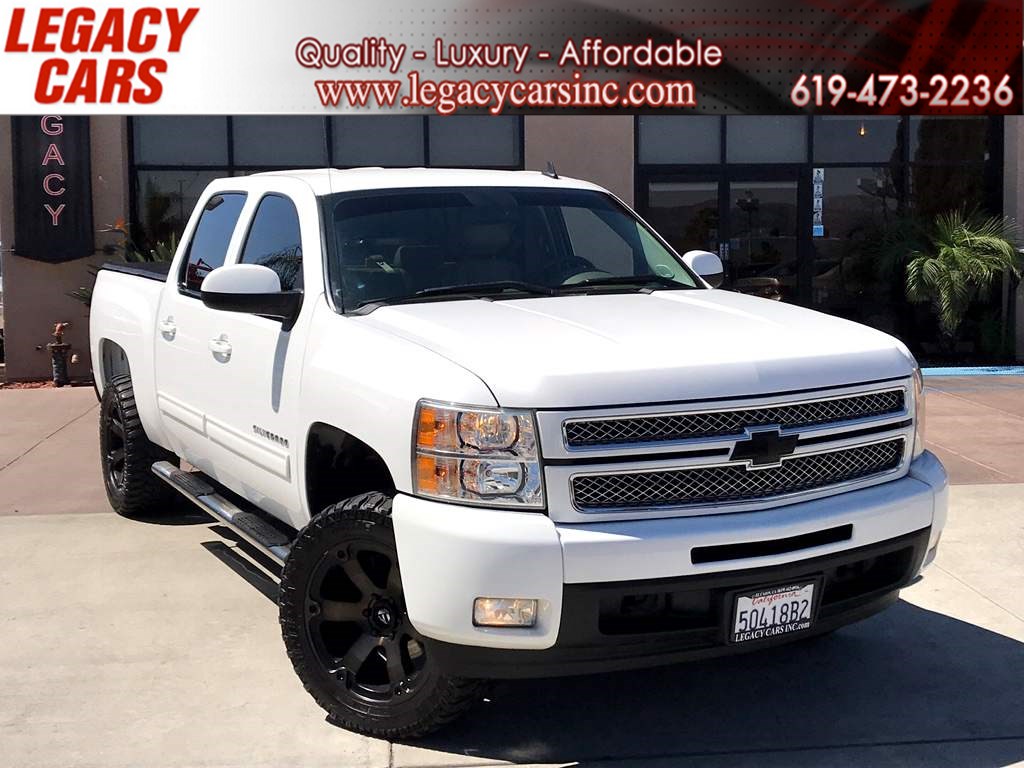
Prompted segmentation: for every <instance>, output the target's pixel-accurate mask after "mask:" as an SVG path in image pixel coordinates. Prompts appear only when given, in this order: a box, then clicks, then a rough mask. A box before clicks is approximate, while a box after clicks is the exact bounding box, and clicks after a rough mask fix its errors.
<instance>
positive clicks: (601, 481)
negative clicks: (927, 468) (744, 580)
mask: <svg viewBox="0 0 1024 768" xmlns="http://www.w3.org/2000/svg"><path fill="white" fill-rule="evenodd" d="M903 446H904V439H903V438H902V437H901V438H898V439H895V440H887V441H885V442H881V443H871V444H868V445H858V446H855V447H853V448H844V449H841V450H838V451H829V452H827V453H814V454H804V455H801V456H791V457H789V458H785V459H783V460H782V464H781V466H778V467H772V468H769V469H755V470H751V469H747V468H746V467H745V466H744V465H741V464H730V465H724V466H717V467H692V468H686V469H672V470H657V471H652V472H628V473H619V474H614V473H613V474H601V475H580V476H577V477H574V478H573V480H572V495H573V501H574V503H575V505H576V507H577V508H578V509H581V510H600V509H618V508H630V507H667V506H673V507H674V506H683V505H691V504H716V503H722V502H731V501H743V500H747V499H766V498H771V497H772V496H780V495H783V494H787V493H794V492H798V491H809V490H812V489H815V488H824V487H826V486H830V485H836V484H837V483H843V482H847V481H850V480H859V479H862V478H866V477H870V476H871V475H877V474H881V473H883V472H887V471H889V470H892V469H895V468H896V467H897V466H899V463H900V461H901V459H902V458H903Z"/></svg>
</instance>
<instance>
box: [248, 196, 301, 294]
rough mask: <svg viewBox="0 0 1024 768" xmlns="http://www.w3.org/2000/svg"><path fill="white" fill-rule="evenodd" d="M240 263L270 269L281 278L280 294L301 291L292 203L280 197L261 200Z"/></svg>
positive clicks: (298, 241) (298, 244)
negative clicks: (259, 265) (281, 292)
mask: <svg viewBox="0 0 1024 768" xmlns="http://www.w3.org/2000/svg"><path fill="white" fill-rule="evenodd" d="M239 263H241V264H262V265H263V266H264V267H270V268H271V269H272V270H274V271H275V272H277V276H278V277H280V278H281V290H282V291H292V290H301V289H302V237H301V236H300V234H299V214H298V212H297V211H296V210H295V204H294V203H292V201H291V200H289V199H288V198H287V197H281V196H280V195H267V196H266V197H264V198H263V199H262V200H260V204H259V206H258V207H257V208H256V215H255V216H254V217H253V220H252V226H251V227H249V235H248V237H246V239H245V246H244V247H243V248H242V258H241V259H239Z"/></svg>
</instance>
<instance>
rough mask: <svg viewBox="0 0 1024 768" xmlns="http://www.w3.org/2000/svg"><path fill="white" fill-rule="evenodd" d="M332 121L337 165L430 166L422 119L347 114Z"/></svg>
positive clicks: (403, 116) (402, 116) (407, 116)
mask: <svg viewBox="0 0 1024 768" xmlns="http://www.w3.org/2000/svg"><path fill="white" fill-rule="evenodd" d="M331 120H332V125H331V132H332V141H333V143H334V164H335V165H338V166H366V165H383V166H386V167H387V166H390V167H402V166H409V165H412V166H421V165H426V159H425V157H424V153H423V152H424V147H423V118H422V117H417V116H415V115H345V116H343V117H332V118H331Z"/></svg>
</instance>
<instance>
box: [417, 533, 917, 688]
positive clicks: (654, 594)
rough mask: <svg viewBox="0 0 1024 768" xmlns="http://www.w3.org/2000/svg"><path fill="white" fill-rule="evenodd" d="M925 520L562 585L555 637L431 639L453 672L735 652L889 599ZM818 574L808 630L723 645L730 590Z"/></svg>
mask: <svg viewBox="0 0 1024 768" xmlns="http://www.w3.org/2000/svg"><path fill="white" fill-rule="evenodd" d="M928 537H929V529H927V528H926V529H924V530H922V531H918V532H917V533H912V534H910V535H909V536H901V537H899V538H897V539H892V540H890V541H887V542H883V543H882V544H872V545H869V546H867V547H860V548H858V549H853V550H847V551H845V552H841V553H839V554H837V555H827V556H825V557H819V558H814V559H811V560H802V561H800V562H797V563H792V564H790V565H785V566H776V567H771V568H756V569H752V570H742V571H730V572H729V573H724V574H712V575H707V576H687V577H684V578H681V579H656V580H652V581H626V582H617V583H608V584H567V585H566V586H565V589H564V590H563V595H562V620H561V629H560V631H559V634H558V640H557V642H556V643H555V645H553V646H552V647H550V648H546V649H543V650H506V649H501V648H479V647H469V646H465V645H456V644H453V643H444V642H437V641H432V642H431V644H430V646H429V647H428V653H432V654H433V655H434V658H435V659H436V660H437V661H438V663H439V665H440V666H441V668H442V669H444V670H445V671H446V672H447V673H448V674H452V675H456V676H459V677H484V678H515V677H549V676H562V675H578V674H591V673H595V672H609V671H613V670H623V669H635V668H639V667H647V666H657V665H661V664H674V663H677V662H681V661H689V660H694V659H702V658H709V657H713V656H725V655H729V654H735V653H745V652H748V651H754V650H758V649H760V648H766V647H770V646H773V645H782V644H785V643H787V642H792V641H793V640H796V639H799V638H805V637H813V636H814V635H820V634H824V633H826V632H830V631H832V630H834V629H837V628H838V627H841V626H844V625H846V624H850V623H851V622H854V621H860V620H861V619H864V618H867V617H868V616H871V615H872V614H875V613H877V612H879V611H881V610H883V609H885V608H887V607H889V606H890V605H892V604H893V603H895V602H896V600H897V598H898V597H899V590H900V588H901V587H903V586H905V585H906V584H907V583H908V582H909V581H910V580H911V579H912V578H913V577H914V575H915V574H916V573H917V572H918V570H919V569H920V567H921V563H922V562H923V560H924V557H925V553H926V551H927V544H928ZM817 578H820V579H821V589H822V594H821V603H820V605H819V607H818V612H817V616H816V619H815V621H814V623H813V624H812V625H811V628H810V629H809V630H805V631H803V632H800V633H794V634H790V635H784V636H782V637H779V638H776V639H769V640H763V641H756V642H747V643H740V644H730V643H729V642H728V641H727V639H726V635H727V629H728V627H727V623H728V620H727V618H726V617H727V616H728V615H729V612H730V609H731V605H732V603H731V600H730V594H731V593H732V591H733V590H738V589H747V588H749V587H756V586H758V585H771V584H783V583H793V582H798V581H809V580H812V579H817Z"/></svg>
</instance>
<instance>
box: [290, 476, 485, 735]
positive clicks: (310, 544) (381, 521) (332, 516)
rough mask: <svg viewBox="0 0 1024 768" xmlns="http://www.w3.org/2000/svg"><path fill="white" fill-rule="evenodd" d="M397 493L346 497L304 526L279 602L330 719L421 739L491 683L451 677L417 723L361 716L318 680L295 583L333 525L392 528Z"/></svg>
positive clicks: (296, 653)
mask: <svg viewBox="0 0 1024 768" xmlns="http://www.w3.org/2000/svg"><path fill="white" fill-rule="evenodd" d="M391 504H392V497H391V496H388V495H387V494H385V493H380V492H377V491H371V492H368V493H361V494H359V495H357V496H353V497H351V498H349V499H345V500H344V501H341V502H339V503H337V504H334V505H332V506H330V507H327V509H325V510H323V511H322V512H320V513H319V514H318V515H316V516H315V517H314V518H313V519H312V520H310V522H309V524H308V525H307V526H306V527H305V528H303V530H302V531H301V533H300V534H299V536H298V538H297V539H296V540H295V542H294V544H293V545H292V548H291V553H290V554H289V556H288V560H287V562H286V563H285V566H284V571H283V573H282V578H281V589H280V598H279V605H280V607H281V618H280V622H281V633H282V635H283V637H284V642H285V647H286V648H287V651H288V658H289V659H291V662H292V666H293V667H294V669H295V674H297V675H298V677H299V680H301V681H302V684H303V687H305V689H306V691H307V692H308V693H309V695H310V696H312V697H313V699H314V700H315V701H316V703H317V704H319V705H320V707H321V708H322V709H324V710H325V711H326V712H327V720H328V722H330V723H331V724H333V725H337V726H339V727H342V728H345V729H347V730H350V731H354V732H356V733H361V734H364V735H367V736H375V737H377V738H382V739H387V740H392V741H393V740H396V739H415V738H420V737H422V736H426V735H427V734H429V733H432V732H434V731H436V730H438V729H440V728H443V727H444V726H446V725H448V724H449V723H451V722H453V721H454V720H456V719H458V718H459V717H460V716H461V715H462V714H464V713H465V712H466V711H467V710H468V709H469V708H470V707H472V706H473V704H474V703H475V702H476V701H477V700H478V699H479V698H481V697H482V696H483V694H484V693H485V692H486V690H487V682H486V681H482V680H470V679H465V678H457V677H445V678H444V680H443V682H442V685H441V687H440V689H439V691H437V692H436V694H435V697H434V699H433V706H432V707H431V708H430V709H429V710H428V711H426V712H424V715H423V717H421V718H420V719H419V720H418V721H416V722H415V723H413V724H411V725H406V726H402V727H388V726H378V725H375V724H373V723H368V722H367V721H366V719H361V718H358V717H356V716H355V714H354V713H352V712H351V711H350V710H348V709H347V708H345V707H344V706H342V705H341V704H339V703H338V702H337V701H335V700H333V699H331V698H330V697H328V696H325V695H324V694H323V692H322V691H321V690H320V688H319V687H318V686H317V685H316V684H315V678H314V677H313V675H312V673H311V672H310V670H309V669H308V664H309V662H308V661H307V659H306V657H305V652H304V649H303V647H302V642H301V639H300V638H301V633H302V631H303V628H302V626H301V625H300V622H299V619H298V616H300V615H302V612H301V610H294V608H295V606H296V604H300V605H301V603H302V601H303V593H302V590H301V589H300V588H299V587H298V586H297V585H296V584H295V583H294V581H295V579H294V578H293V574H294V572H295V570H296V568H297V565H296V564H297V563H298V562H300V561H301V560H303V559H304V558H306V557H316V556H318V554H319V553H318V552H317V550H316V543H317V541H318V540H320V538H321V537H322V536H323V535H324V534H325V532H327V531H328V530H330V529H332V528H335V527H337V526H346V525H351V524H353V523H354V524H357V525H364V526H367V527H373V526H378V525H382V526H386V527H387V528H388V529H389V530H390V529H391Z"/></svg>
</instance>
